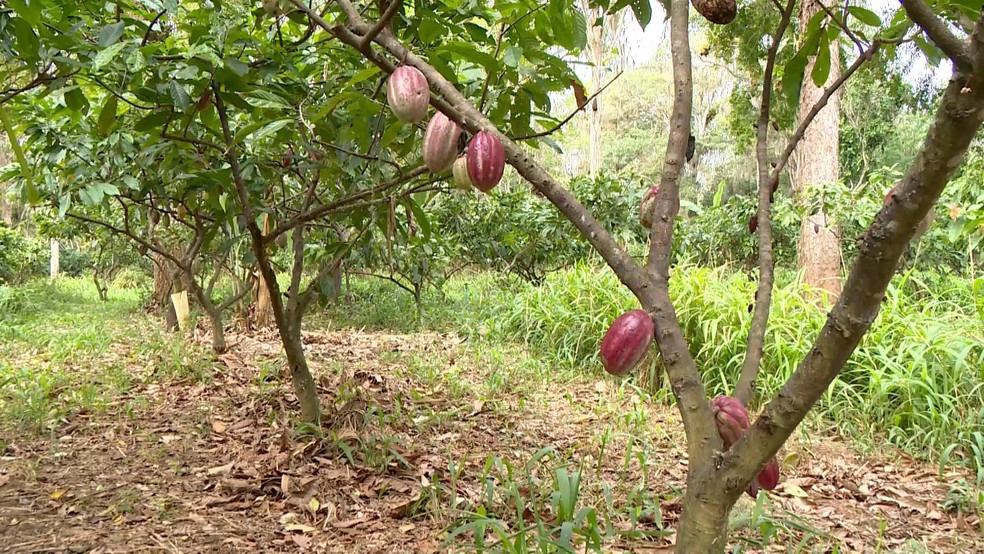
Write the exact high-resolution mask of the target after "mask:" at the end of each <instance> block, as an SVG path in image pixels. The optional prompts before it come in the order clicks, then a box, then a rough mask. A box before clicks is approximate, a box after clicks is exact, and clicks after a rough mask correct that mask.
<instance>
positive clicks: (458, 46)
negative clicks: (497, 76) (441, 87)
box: [435, 42, 499, 73]
mask: <svg viewBox="0 0 984 554" xmlns="http://www.w3.org/2000/svg"><path fill="white" fill-rule="evenodd" d="M435 52H449V53H451V54H457V55H459V56H461V57H463V58H465V59H466V60H468V61H470V62H473V63H476V64H478V65H480V66H482V67H484V68H485V70H486V71H488V72H489V73H497V72H498V71H499V62H498V60H496V59H495V58H493V57H492V56H491V55H489V54H487V53H485V52H482V51H481V50H479V49H477V48H475V46H473V45H472V44H469V43H467V42H451V43H448V44H445V45H443V46H440V47H438V48H437V49H436V50H435Z"/></svg>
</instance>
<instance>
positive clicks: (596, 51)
mask: <svg viewBox="0 0 984 554" xmlns="http://www.w3.org/2000/svg"><path fill="white" fill-rule="evenodd" d="M599 16H601V12H600V11H597V10H588V18H589V19H590V20H591V22H592V24H591V33H590V34H589V35H588V51H589V52H591V63H592V67H591V87H592V90H593V91H597V90H598V89H599V88H601V86H602V85H601V79H602V76H603V75H604V67H603V66H602V63H603V61H604V56H603V54H604V46H605V27H604V25H603V24H602V25H595V24H594V21H595V20H596V19H597V17H599ZM589 109H590V110H591V111H590V114H591V123H590V129H589V135H588V136H589V138H588V168H589V171H590V173H591V176H592V177H595V176H597V175H598V172H599V171H601V162H602V156H601V96H596V97H595V98H594V100H592V101H591V106H590V108H589Z"/></svg>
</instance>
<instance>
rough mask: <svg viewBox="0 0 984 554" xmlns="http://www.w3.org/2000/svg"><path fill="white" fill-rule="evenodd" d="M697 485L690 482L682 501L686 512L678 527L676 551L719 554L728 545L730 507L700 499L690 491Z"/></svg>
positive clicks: (681, 552)
mask: <svg viewBox="0 0 984 554" xmlns="http://www.w3.org/2000/svg"><path fill="white" fill-rule="evenodd" d="M696 489H697V487H696V486H693V485H692V484H690V483H688V485H687V493H686V494H685V496H684V501H683V506H684V508H683V513H682V514H680V523H679V525H678V526H677V536H676V548H674V550H673V551H674V552H675V553H676V554H720V553H722V552H724V549H725V547H726V546H727V544H728V513H729V512H730V511H731V507H730V506H729V507H728V508H727V509H722V508H721V507H720V506H717V505H714V504H712V503H709V502H706V501H704V500H703V499H701V498H697V495H696V494H692V493H691V491H694V490H696Z"/></svg>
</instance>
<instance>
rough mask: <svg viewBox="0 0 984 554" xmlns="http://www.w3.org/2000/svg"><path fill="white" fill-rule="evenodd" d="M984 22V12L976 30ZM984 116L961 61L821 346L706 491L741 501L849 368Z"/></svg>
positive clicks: (981, 73) (982, 98)
mask: <svg viewBox="0 0 984 554" xmlns="http://www.w3.org/2000/svg"><path fill="white" fill-rule="evenodd" d="M981 22H984V18H982V20H981V21H979V22H978V28H977V30H975V35H977V33H978V32H979V31H980V27H981ZM976 40H977V41H978V42H976V43H975V46H976V50H978V52H984V44H982V43H981V42H979V41H980V40H981V39H980V38H979V37H978V38H977V39H976ZM975 55H976V56H977V57H980V54H975ZM982 121H984V67H975V68H974V74H972V75H971V74H969V73H968V72H965V71H963V70H961V69H960V67H959V66H957V65H956V64H955V65H954V70H953V77H952V78H951V79H950V83H949V85H948V86H947V88H946V91H945V92H944V94H943V98H942V100H941V101H940V104H939V106H938V108H937V110H936V116H935V118H934V121H933V124H932V126H931V127H930V130H929V132H928V133H927V136H926V139H925V141H924V142H923V145H922V147H921V148H920V151H919V153H918V154H917V155H916V158H915V160H914V161H913V162H912V165H911V166H910V167H909V170H908V172H907V173H906V175H905V176H904V177H903V178H902V180H901V181H900V183H899V185H898V188H897V191H898V192H897V194H896V195H895V197H894V198H893V200H892V201H890V202H889V203H888V204H886V205H885V206H884V207H883V208H882V209H881V211H880V212H879V213H878V215H877V216H876V217H875V220H874V221H873V222H872V224H871V226H870V227H869V228H868V230H867V231H866V232H865V234H864V236H863V237H862V238H861V240H860V244H859V248H858V257H857V260H856V261H855V263H854V267H853V268H852V270H851V273H850V275H849V277H848V279H847V283H846V285H845V286H844V291H843V293H842V294H841V296H840V298H839V299H838V301H837V304H836V305H835V306H834V308H833V310H832V311H831V312H830V315H829V316H828V317H827V322H826V324H825V325H824V327H823V329H822V330H821V331H820V334H819V336H818V337H817V339H816V341H815V342H814V344H813V347H812V348H811V349H810V352H809V353H808V354H807V355H806V358H804V360H803V361H802V362H801V363H800V365H799V367H798V368H797V369H796V371H795V372H794V373H793V375H792V376H791V377H790V378H789V380H788V381H786V384H785V385H784V386H783V388H782V389H781V390H780V392H779V394H778V395H777V396H776V397H775V398H774V399H773V400H772V401H771V402H770V403H769V404H768V405H767V406H766V408H765V411H764V412H763V413H762V415H761V416H760V417H759V418H758V419H757V420H756V421H755V423H754V425H753V426H752V427H751V428H750V429H749V430H748V431H746V432H745V434H744V436H743V437H742V438H741V439H740V440H739V441H738V442H737V443H736V444H735V445H734V446H732V448H731V449H730V450H729V451H728V452H726V453H725V454H724V456H723V458H722V460H721V463H720V465H719V468H718V469H717V470H716V471H715V472H714V474H713V475H712V476H711V479H709V480H708V481H707V482H706V483H705V484H704V485H703V489H704V490H703V492H704V493H706V494H709V495H712V496H718V495H723V498H725V499H726V500H733V499H736V498H737V497H738V496H739V495H740V494H741V491H742V490H743V489H744V488H745V487H746V486H747V485H748V483H749V481H750V480H751V478H752V476H753V475H755V474H756V473H757V472H758V471H759V470H760V469H761V467H763V466H764V464H765V462H766V461H767V460H768V459H769V458H771V457H772V456H774V455H775V454H776V452H778V450H779V448H780V447H781V446H782V444H783V443H784V442H785V441H786V439H787V438H788V437H789V436H790V435H791V434H792V432H793V431H794V430H795V428H796V427H797V426H798V425H799V424H800V422H801V421H802V420H803V418H804V417H805V416H806V414H807V412H809V410H810V409H811V408H812V407H813V405H814V404H815V403H816V402H817V400H819V398H820V396H821V395H822V394H823V392H824V391H825V390H826V389H827V388H828V387H829V386H830V383H831V382H832V381H833V380H834V379H835V378H836V377H837V375H838V373H840V371H841V370H842V369H843V367H844V364H845V363H846V362H847V360H848V358H849V357H850V356H851V354H852V353H853V352H854V349H855V348H856V347H857V345H858V343H860V341H861V338H862V337H863V336H864V334H865V332H866V331H867V330H868V328H869V327H870V326H871V324H872V322H874V320H875V318H876V317H877V316H878V312H879V308H880V305H881V302H882V301H883V299H884V294H885V289H886V288H887V286H888V284H889V282H890V281H891V279H892V276H893V275H894V273H895V269H896V267H897V266H898V262H899V258H900V257H901V256H902V253H903V252H904V250H905V248H906V245H907V244H908V242H909V241H910V239H911V238H912V236H913V235H914V234H915V230H916V228H917V226H918V225H919V222H920V221H921V220H922V219H923V218H924V217H925V216H926V214H927V213H929V211H930V210H931V209H932V208H933V205H934V204H935V202H936V201H937V200H938V199H939V197H940V194H941V193H942V192H943V190H944V189H945V188H946V186H947V183H948V182H949V180H950V178H951V177H952V176H953V174H954V173H955V172H956V170H957V169H958V168H959V166H960V164H961V162H962V160H963V157H964V155H965V153H966V151H967V148H968V147H969V146H970V143H971V141H972V140H973V138H974V136H975V135H976V133H977V131H978V130H979V129H980V127H981V123H982ZM722 485H723V486H722ZM715 488H717V489H723V490H721V491H715V490H714V489H715Z"/></svg>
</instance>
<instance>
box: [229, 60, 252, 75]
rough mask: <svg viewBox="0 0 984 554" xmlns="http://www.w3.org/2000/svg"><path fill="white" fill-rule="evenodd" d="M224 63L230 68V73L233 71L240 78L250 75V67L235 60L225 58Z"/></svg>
mask: <svg viewBox="0 0 984 554" xmlns="http://www.w3.org/2000/svg"><path fill="white" fill-rule="evenodd" d="M222 61H224V62H225V65H226V67H227V68H229V71H232V72H233V73H235V74H236V75H238V76H240V77H245V76H246V74H247V73H249V66H248V65H246V64H244V63H243V62H241V61H239V60H237V59H235V58H225V59H224V60H222Z"/></svg>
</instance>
